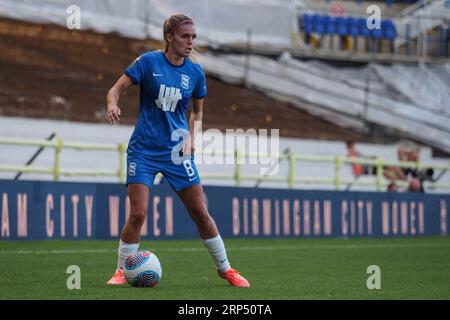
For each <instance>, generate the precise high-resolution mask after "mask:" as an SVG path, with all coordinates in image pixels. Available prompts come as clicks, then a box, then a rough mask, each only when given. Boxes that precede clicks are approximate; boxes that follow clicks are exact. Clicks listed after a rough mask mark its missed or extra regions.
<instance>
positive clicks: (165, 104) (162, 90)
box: [155, 84, 183, 112]
mask: <svg viewBox="0 0 450 320" xmlns="http://www.w3.org/2000/svg"><path fill="white" fill-rule="evenodd" d="M182 98H183V97H182V96H181V90H180V89H179V88H173V87H166V86H165V85H164V84H162V85H160V86H159V95H158V99H157V100H155V103H156V106H157V107H158V108H160V109H161V110H162V111H170V112H174V111H175V108H176V107H177V104H178V101H180V100H181V99H182Z"/></svg>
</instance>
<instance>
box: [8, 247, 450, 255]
mask: <svg viewBox="0 0 450 320" xmlns="http://www.w3.org/2000/svg"><path fill="white" fill-rule="evenodd" d="M414 248H446V249H447V248H448V249H450V245H440V244H384V245H383V244H377V245H324V246H318V245H313V246H254V247H248V246H247V247H230V248H227V251H271V250H320V249H332V250H334V249H414ZM150 250H151V248H150ZM158 251H159V252H163V251H169V252H170V251H172V252H192V251H206V249H205V248H157V249H155V252H158ZM115 252H117V249H114V250H113V249H79V250H76V249H75V250H0V254H2V255H7V254H10V255H11V254H13V255H21V254H36V255H38V254H77V253H115Z"/></svg>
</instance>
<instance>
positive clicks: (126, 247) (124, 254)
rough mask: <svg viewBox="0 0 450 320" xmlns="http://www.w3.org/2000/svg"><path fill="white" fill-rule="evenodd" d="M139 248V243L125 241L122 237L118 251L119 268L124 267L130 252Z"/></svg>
mask: <svg viewBox="0 0 450 320" xmlns="http://www.w3.org/2000/svg"><path fill="white" fill-rule="evenodd" d="M138 249H139V243H125V242H123V241H122V239H120V241H119V250H118V252H117V255H118V259H117V270H119V269H123V264H124V263H125V260H127V258H128V256H129V255H130V254H133V253H135V252H137V251H138Z"/></svg>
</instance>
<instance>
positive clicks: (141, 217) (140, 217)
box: [128, 210, 147, 228]
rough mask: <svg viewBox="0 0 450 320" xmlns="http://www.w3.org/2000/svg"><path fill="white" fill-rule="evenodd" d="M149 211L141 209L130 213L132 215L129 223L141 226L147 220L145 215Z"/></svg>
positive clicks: (137, 226) (136, 226)
mask: <svg viewBox="0 0 450 320" xmlns="http://www.w3.org/2000/svg"><path fill="white" fill-rule="evenodd" d="M146 214H147V211H144V210H139V211H134V212H132V213H130V217H129V218H128V223H129V224H131V225H132V226H133V227H135V228H140V227H142V225H143V224H144V222H145V216H146Z"/></svg>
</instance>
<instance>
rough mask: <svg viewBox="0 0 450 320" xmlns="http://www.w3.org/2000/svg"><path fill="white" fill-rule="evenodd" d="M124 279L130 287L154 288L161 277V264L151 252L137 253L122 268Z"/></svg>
mask: <svg viewBox="0 0 450 320" xmlns="http://www.w3.org/2000/svg"><path fill="white" fill-rule="evenodd" d="M123 272H124V274H125V279H127V282H128V283H129V284H130V285H131V286H132V287H154V286H156V285H157V284H158V283H159V282H160V281H161V277H162V268H161V263H160V262H159V259H158V257H157V256H156V255H155V254H154V253H153V252H151V251H148V250H144V251H138V252H135V253H133V254H132V255H130V256H129V257H128V258H127V260H125V264H124V266H123Z"/></svg>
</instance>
